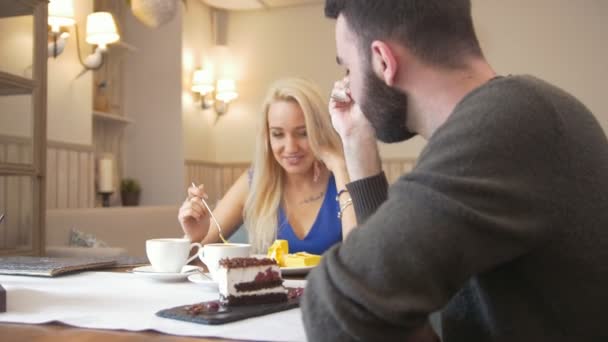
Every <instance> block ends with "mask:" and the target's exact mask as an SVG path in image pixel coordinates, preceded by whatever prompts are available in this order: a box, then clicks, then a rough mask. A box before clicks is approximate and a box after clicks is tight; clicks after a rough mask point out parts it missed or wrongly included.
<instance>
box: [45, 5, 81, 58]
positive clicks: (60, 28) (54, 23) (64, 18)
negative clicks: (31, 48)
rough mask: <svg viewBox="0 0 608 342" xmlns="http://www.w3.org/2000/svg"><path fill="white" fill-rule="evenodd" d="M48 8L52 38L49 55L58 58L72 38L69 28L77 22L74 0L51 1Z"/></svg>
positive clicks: (50, 35) (50, 36)
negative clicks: (68, 39)
mask: <svg viewBox="0 0 608 342" xmlns="http://www.w3.org/2000/svg"><path fill="white" fill-rule="evenodd" d="M48 6H49V7H48V13H49V16H48V24H49V26H50V29H49V38H51V42H49V44H48V49H49V51H48V54H49V56H53V58H57V56H59V55H60V54H61V53H62V52H63V49H64V48H65V44H66V40H67V38H68V37H69V36H70V34H69V33H68V32H67V28H68V27H69V26H72V25H74V23H75V22H76V21H75V20H74V3H73V2H72V0H51V1H50V2H49V5H48Z"/></svg>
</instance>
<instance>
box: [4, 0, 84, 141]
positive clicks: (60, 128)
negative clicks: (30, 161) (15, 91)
mask: <svg viewBox="0 0 608 342" xmlns="http://www.w3.org/2000/svg"><path fill="white" fill-rule="evenodd" d="M92 9H93V3H92V1H75V2H74V11H75V17H76V21H77V22H78V23H79V24H80V29H81V33H82V34H83V35H84V31H83V30H84V25H85V22H86V16H87V15H88V14H89V13H91V12H92ZM74 30H75V27H71V28H70V29H69V31H70V35H71V36H70V38H69V39H68V41H67V44H66V47H65V50H64V51H63V53H62V54H61V55H59V56H58V57H57V58H56V59H53V58H49V60H48V83H47V89H48V96H47V136H48V139H49V140H53V141H62V142H69V143H76V144H85V145H90V144H91V140H92V138H91V115H92V113H91V98H92V84H91V77H92V76H91V73H86V74H84V75H82V76H81V77H79V78H76V76H77V75H78V74H79V73H80V72H81V71H82V66H81V65H80V63H79V62H78V55H77V50H76V34H75V31H74ZM7 31H11V34H1V35H0V70H3V71H8V72H10V73H13V74H16V75H19V76H24V77H31V72H32V69H31V68H32V54H33V49H32V46H33V40H32V38H33V20H32V17H31V16H23V17H13V18H3V19H2V20H0V32H7ZM82 43H83V46H82V49H83V51H82V52H83V53H87V51H88V50H86V49H87V48H90V45H88V44H86V43H84V40H83V41H82ZM0 110H1V112H2V113H3V117H4V118H3V119H2V122H3V124H2V125H0V126H1V127H0V133H3V134H10V135H16V136H31V134H32V126H31V125H32V120H31V116H32V112H31V98H30V96H11V97H0ZM4 121H7V122H6V124H4Z"/></svg>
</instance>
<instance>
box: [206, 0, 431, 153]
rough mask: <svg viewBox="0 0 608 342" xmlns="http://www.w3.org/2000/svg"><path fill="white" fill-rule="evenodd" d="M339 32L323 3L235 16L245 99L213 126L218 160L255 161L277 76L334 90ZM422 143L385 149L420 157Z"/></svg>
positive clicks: (234, 42) (233, 32) (233, 31)
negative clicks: (263, 113)
mask: <svg viewBox="0 0 608 342" xmlns="http://www.w3.org/2000/svg"><path fill="white" fill-rule="evenodd" d="M333 32H334V23H333V21H331V20H327V19H325V18H324V16H323V6H322V5H314V6H303V7H291V8H283V9H275V10H272V11H253V12H232V13H231V14H230V20H229V25H228V45H229V46H230V49H231V51H232V54H233V56H234V60H235V62H236V63H235V64H236V70H237V78H238V84H237V85H238V88H239V89H238V90H239V98H238V99H237V100H236V101H235V102H234V103H233V104H231V108H230V112H229V113H228V115H226V116H225V117H222V118H221V120H220V121H219V122H218V124H217V125H216V126H215V128H214V130H213V133H214V141H215V144H216V153H217V157H216V160H217V161H220V162H239V161H249V160H251V159H252V156H253V151H254V146H255V131H256V128H257V127H256V122H257V120H256V119H257V116H258V115H260V108H261V104H262V101H263V99H264V96H265V94H266V90H267V88H268V86H269V85H270V84H271V83H272V82H273V81H274V80H276V79H279V78H282V77H287V76H299V77H305V78H308V79H311V80H313V81H315V82H316V83H317V84H318V85H319V87H320V89H321V91H322V92H323V93H325V94H329V92H330V90H331V86H332V85H333V83H334V81H335V80H337V79H339V78H341V77H342V76H343V73H344V71H343V70H342V69H341V68H339V67H338V66H337V65H336V63H335V56H336V53H335V41H334V33H333ZM235 142H238V143H235ZM419 146H420V143H419V142H413V143H412V142H410V143H409V144H399V145H393V146H382V147H381V149H382V154H383V156H385V157H392V156H400V157H401V156H408V155H416V154H417V152H418V151H419V149H420V147H419ZM404 151H405V153H404ZM396 152H398V154H397V153H396Z"/></svg>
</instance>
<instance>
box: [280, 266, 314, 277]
mask: <svg viewBox="0 0 608 342" xmlns="http://www.w3.org/2000/svg"><path fill="white" fill-rule="evenodd" d="M313 268H315V266H302V267H281V274H282V275H304V274H307V273H308V272H309V271H310V270H312V269H313Z"/></svg>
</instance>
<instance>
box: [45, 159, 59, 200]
mask: <svg viewBox="0 0 608 342" xmlns="http://www.w3.org/2000/svg"><path fill="white" fill-rule="evenodd" d="M46 207H47V208H49V209H51V208H58V207H57V149H54V148H48V149H47V154H46Z"/></svg>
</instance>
